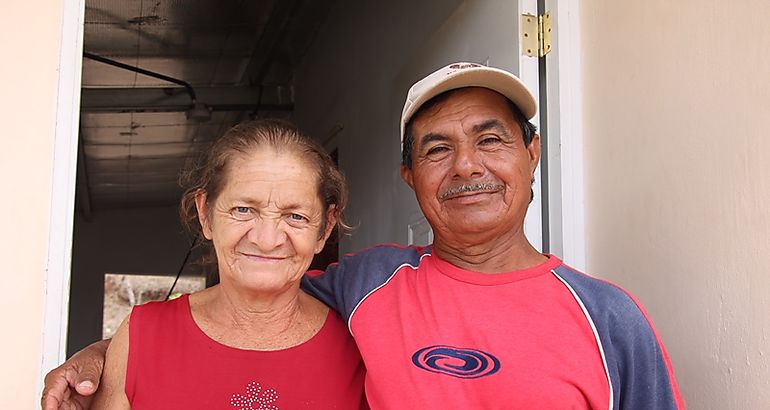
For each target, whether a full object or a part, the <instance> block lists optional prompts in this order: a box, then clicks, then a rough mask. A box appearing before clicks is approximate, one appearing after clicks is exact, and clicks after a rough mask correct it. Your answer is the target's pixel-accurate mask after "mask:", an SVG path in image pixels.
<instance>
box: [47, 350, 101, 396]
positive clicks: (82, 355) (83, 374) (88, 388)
mask: <svg viewBox="0 0 770 410" xmlns="http://www.w3.org/2000/svg"><path fill="white" fill-rule="evenodd" d="M109 344H110V341H109V339H108V340H101V341H98V342H96V343H93V344H91V345H89V346H87V347H86V348H84V349H83V350H81V351H79V352H77V353H75V355H74V356H72V357H71V358H69V360H67V361H66V362H64V363H63V364H62V365H61V366H59V367H57V368H55V369H53V370H51V371H50V372H49V373H48V374H47V375H46V376H45V387H44V388H43V397H42V399H41V405H42V408H43V410H85V409H88V408H89V407H90V406H91V400H92V399H93V394H94V393H95V392H96V389H97V388H99V379H100V378H101V375H102V370H103V369H104V357H105V354H106V352H107V347H108V346H109Z"/></svg>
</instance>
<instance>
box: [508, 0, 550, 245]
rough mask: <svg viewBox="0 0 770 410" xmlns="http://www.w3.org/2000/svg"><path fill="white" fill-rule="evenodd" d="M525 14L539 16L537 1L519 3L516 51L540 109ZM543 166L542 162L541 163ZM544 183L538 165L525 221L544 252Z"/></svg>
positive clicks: (536, 119)
mask: <svg viewBox="0 0 770 410" xmlns="http://www.w3.org/2000/svg"><path fill="white" fill-rule="evenodd" d="M524 14H532V15H535V16H536V15H537V0H520V1H519V15H518V16H515V18H516V24H517V25H518V27H519V38H518V39H516V40H517V42H518V44H519V49H518V50H516V51H517V52H518V54H519V78H520V79H521V81H522V82H524V84H526V85H527V88H529V89H530V90H531V91H532V94H533V96H534V97H535V101H537V106H538V107H540V93H539V90H540V74H539V67H538V59H537V57H529V56H527V55H526V54H525V53H524V52H523V47H524V44H522V42H521V32H522V30H523V29H524V27H522V24H521V19H520V16H522V15H524ZM531 121H532V123H533V124H539V123H540V109H538V112H537V113H536V114H535V117H534V118H532V119H531ZM541 164H542V161H541ZM541 181H542V167H541V166H540V165H538V167H537V169H536V170H535V182H534V184H533V185H532V189H533V190H534V192H535V195H534V197H533V198H532V202H531V203H530V204H529V208H528V210H527V217H526V218H525V219H524V233H525V234H526V236H527V239H529V242H530V243H531V244H532V246H534V247H535V248H537V250H539V251H542V250H543V219H542V218H544V217H546V215H543V214H542V208H543V205H542V198H543V197H542V195H540V194H539V193H540V191H541V190H542V188H541V185H542V183H541Z"/></svg>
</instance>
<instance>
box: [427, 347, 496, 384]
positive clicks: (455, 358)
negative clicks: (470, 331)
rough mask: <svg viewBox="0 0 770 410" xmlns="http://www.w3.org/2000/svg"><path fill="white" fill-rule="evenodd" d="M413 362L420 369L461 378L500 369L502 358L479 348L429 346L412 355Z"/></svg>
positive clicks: (481, 374)
mask: <svg viewBox="0 0 770 410" xmlns="http://www.w3.org/2000/svg"><path fill="white" fill-rule="evenodd" d="M412 363H414V365H415V366H417V367H419V368H420V369H423V370H427V371H429V372H433V373H440V374H445V375H447V376H453V377H459V378H461V379H477V378H479V377H484V376H489V375H492V374H494V373H496V372H497V371H498V370H500V360H498V359H497V358H496V357H495V356H493V355H491V354H489V353H487V352H483V351H481V350H477V349H469V348H459V347H453V346H442V345H436V346H428V347H425V348H422V349H420V350H418V351H416V352H415V353H414V354H413V355H412Z"/></svg>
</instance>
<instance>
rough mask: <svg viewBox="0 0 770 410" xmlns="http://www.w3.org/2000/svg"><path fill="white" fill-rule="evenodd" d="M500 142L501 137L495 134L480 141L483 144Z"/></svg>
mask: <svg viewBox="0 0 770 410" xmlns="http://www.w3.org/2000/svg"><path fill="white" fill-rule="evenodd" d="M498 142H500V138H499V137H494V136H493V137H485V138H483V139H482V140H481V141H480V142H479V143H480V144H481V145H491V144H496V143H498Z"/></svg>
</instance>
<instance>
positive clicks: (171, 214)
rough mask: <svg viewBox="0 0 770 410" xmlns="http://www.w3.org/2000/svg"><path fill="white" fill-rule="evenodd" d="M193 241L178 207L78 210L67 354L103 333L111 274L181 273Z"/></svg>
mask: <svg viewBox="0 0 770 410" xmlns="http://www.w3.org/2000/svg"><path fill="white" fill-rule="evenodd" d="M189 244H190V243H189V239H188V236H187V235H186V233H185V232H184V230H183V228H182V226H181V224H180V222H179V215H178V209H177V208H176V207H164V208H135V209H125V210H110V211H98V212H95V213H94V214H93V217H92V219H91V221H86V220H85V219H84V218H83V217H82V215H79V214H78V215H76V218H75V232H74V235H73V244H72V284H71V288H70V319H69V329H68V339H67V356H70V355H72V354H74V353H75V352H76V351H78V350H80V349H81V348H82V347H84V346H86V345H88V344H90V343H91V342H93V341H96V340H100V339H101V338H102V307H103V304H104V274H105V273H127V274H132V273H133V274H150V275H158V274H166V275H176V273H177V271H178V270H179V266H180V265H181V263H182V261H183V260H184V256H185V254H186V253H187V249H188V247H189Z"/></svg>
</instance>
